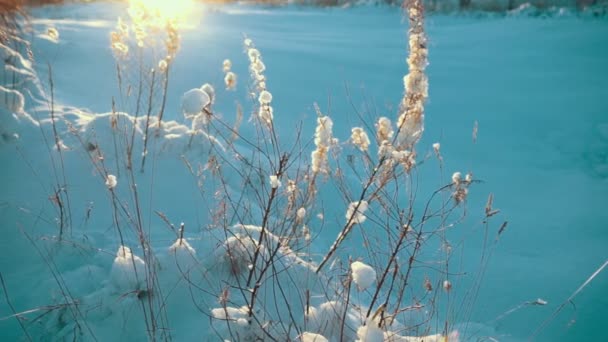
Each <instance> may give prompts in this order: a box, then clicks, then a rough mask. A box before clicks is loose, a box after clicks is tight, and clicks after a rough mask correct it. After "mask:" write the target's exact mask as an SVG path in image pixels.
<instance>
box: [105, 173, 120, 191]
mask: <svg viewBox="0 0 608 342" xmlns="http://www.w3.org/2000/svg"><path fill="white" fill-rule="evenodd" d="M116 185H118V180H117V179H116V176H114V175H108V177H106V186H107V187H108V189H110V190H112V189H114V188H116Z"/></svg>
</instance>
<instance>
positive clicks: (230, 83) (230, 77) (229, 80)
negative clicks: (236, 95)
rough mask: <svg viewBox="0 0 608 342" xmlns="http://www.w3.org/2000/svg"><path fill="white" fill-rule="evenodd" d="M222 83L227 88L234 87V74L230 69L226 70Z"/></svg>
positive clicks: (232, 88) (231, 88)
mask: <svg viewBox="0 0 608 342" xmlns="http://www.w3.org/2000/svg"><path fill="white" fill-rule="evenodd" d="M224 83H225V84H226V89H227V90H234V89H235V88H236V74H235V73H233V72H232V71H229V72H227V73H226V76H225V77H224Z"/></svg>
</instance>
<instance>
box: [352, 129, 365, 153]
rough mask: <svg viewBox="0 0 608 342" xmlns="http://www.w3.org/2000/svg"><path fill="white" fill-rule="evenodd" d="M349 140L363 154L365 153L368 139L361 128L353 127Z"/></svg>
mask: <svg viewBox="0 0 608 342" xmlns="http://www.w3.org/2000/svg"><path fill="white" fill-rule="evenodd" d="M350 140H351V142H352V143H353V144H354V145H355V146H357V147H358V148H359V149H360V150H361V151H363V152H366V151H367V150H368V148H369V144H370V141H369V137H368V136H367V133H365V131H364V130H363V128H361V127H354V128H353V129H352V130H351V135H350Z"/></svg>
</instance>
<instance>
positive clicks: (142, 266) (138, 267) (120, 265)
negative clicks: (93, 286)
mask: <svg viewBox="0 0 608 342" xmlns="http://www.w3.org/2000/svg"><path fill="white" fill-rule="evenodd" d="M110 279H111V283H112V284H113V285H114V287H115V288H116V289H117V290H123V291H133V290H138V289H141V287H142V285H143V284H144V282H145V279H146V263H145V262H144V261H143V260H142V259H141V258H140V257H138V256H137V255H134V254H133V253H131V249H130V248H129V247H126V246H120V247H119V248H118V252H116V258H115V259H114V263H113V264H112V271H111V273H110Z"/></svg>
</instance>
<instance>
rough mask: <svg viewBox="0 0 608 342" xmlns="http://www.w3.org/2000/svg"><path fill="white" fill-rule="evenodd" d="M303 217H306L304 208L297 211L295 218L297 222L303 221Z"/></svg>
mask: <svg viewBox="0 0 608 342" xmlns="http://www.w3.org/2000/svg"><path fill="white" fill-rule="evenodd" d="M304 216H306V208H300V209H298V211H297V212H296V217H297V218H298V220H299V221H302V220H304Z"/></svg>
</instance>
